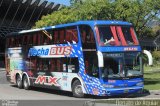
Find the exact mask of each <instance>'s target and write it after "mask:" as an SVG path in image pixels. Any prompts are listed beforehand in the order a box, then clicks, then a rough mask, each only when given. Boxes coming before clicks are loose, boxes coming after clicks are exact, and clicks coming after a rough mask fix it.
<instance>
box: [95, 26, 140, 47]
mask: <svg viewBox="0 0 160 106" xmlns="http://www.w3.org/2000/svg"><path fill="white" fill-rule="evenodd" d="M97 28H98V33H97V39H98V43H99V45H100V46H120V45H123V46H126V45H138V44H139V43H138V40H137V37H136V33H135V31H134V28H133V27H132V26H108V25H99V26H97Z"/></svg>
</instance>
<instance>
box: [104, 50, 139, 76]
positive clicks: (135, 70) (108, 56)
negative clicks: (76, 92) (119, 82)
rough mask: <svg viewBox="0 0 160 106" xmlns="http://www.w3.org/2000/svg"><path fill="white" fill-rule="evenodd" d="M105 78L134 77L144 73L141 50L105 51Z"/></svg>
mask: <svg viewBox="0 0 160 106" xmlns="http://www.w3.org/2000/svg"><path fill="white" fill-rule="evenodd" d="M103 57H104V67H103V70H102V77H103V78H116V77H133V76H140V75H142V58H141V53H140V52H132V53H131V52H127V53H103Z"/></svg>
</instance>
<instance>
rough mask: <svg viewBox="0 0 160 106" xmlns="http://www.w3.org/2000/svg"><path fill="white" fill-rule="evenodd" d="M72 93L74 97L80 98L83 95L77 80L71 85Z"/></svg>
mask: <svg viewBox="0 0 160 106" xmlns="http://www.w3.org/2000/svg"><path fill="white" fill-rule="evenodd" d="M72 93H73V96H74V97H77V98H82V97H84V93H83V90H82V85H81V83H80V81H79V80H75V81H74V82H73V84H72Z"/></svg>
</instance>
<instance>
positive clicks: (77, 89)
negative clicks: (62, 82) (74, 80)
mask: <svg viewBox="0 0 160 106" xmlns="http://www.w3.org/2000/svg"><path fill="white" fill-rule="evenodd" d="M75 93H76V94H77V95H81V94H82V93H83V91H82V86H81V85H77V86H76V87H75Z"/></svg>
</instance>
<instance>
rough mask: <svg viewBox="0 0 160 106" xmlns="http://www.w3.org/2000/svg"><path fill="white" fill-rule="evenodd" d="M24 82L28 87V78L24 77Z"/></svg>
mask: <svg viewBox="0 0 160 106" xmlns="http://www.w3.org/2000/svg"><path fill="white" fill-rule="evenodd" d="M23 84H24V87H27V86H28V81H27V79H26V78H25V79H24V82H23Z"/></svg>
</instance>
